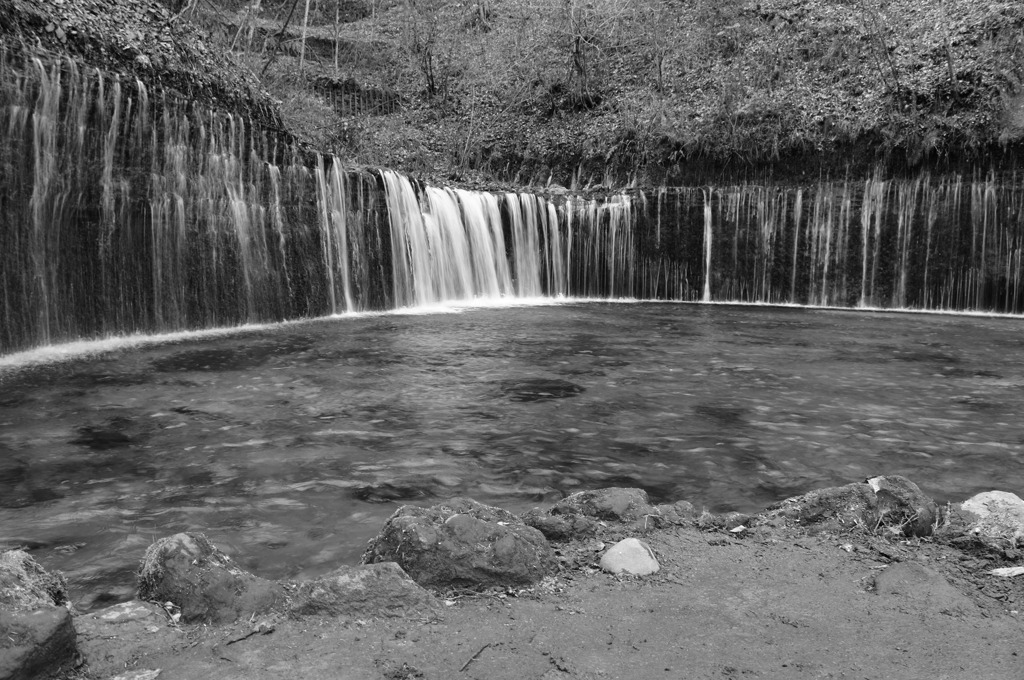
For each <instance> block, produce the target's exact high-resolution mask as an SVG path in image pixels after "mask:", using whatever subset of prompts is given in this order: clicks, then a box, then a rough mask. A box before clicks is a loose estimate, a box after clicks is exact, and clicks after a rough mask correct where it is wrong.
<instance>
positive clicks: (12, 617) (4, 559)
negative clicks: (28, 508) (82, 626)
mask: <svg viewBox="0 0 1024 680" xmlns="http://www.w3.org/2000/svg"><path fill="white" fill-rule="evenodd" d="M68 606H69V602H68V595H67V583H66V581H65V580H64V577H63V575H61V574H59V573H57V574H50V573H48V572H47V571H46V570H44V569H43V568H42V567H41V566H39V564H37V563H36V561H35V560H33V559H32V558H31V557H30V556H29V555H28V554H27V553H25V552H23V551H21V550H8V551H5V552H3V553H0V680H30V679H31V678H38V677H46V676H49V675H52V674H54V673H57V672H58V671H59V670H60V669H62V668H66V667H69V666H71V665H73V664H74V661H75V658H76V656H77V654H78V650H77V648H76V646H75V627H74V624H73V623H72V619H71V612H70V611H69V610H68Z"/></svg>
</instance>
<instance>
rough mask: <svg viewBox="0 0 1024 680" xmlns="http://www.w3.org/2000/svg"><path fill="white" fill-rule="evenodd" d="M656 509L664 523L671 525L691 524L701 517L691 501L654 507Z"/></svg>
mask: <svg viewBox="0 0 1024 680" xmlns="http://www.w3.org/2000/svg"><path fill="white" fill-rule="evenodd" d="M654 509H655V510H656V511H657V512H658V514H659V515H660V516H661V519H662V521H663V522H667V523H669V524H690V523H692V522H694V521H695V520H696V519H697V517H699V516H700V512H699V511H698V510H697V508H695V507H693V503H690V502H689V501H676V502H675V503H662V504H660V505H656V506H654Z"/></svg>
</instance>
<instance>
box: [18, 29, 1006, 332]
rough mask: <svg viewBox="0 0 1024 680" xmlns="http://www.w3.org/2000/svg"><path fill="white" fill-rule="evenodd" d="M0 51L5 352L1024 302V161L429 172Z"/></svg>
mask: <svg viewBox="0 0 1024 680" xmlns="http://www.w3.org/2000/svg"><path fill="white" fill-rule="evenodd" d="M18 54H20V53H18ZM0 62H2V66H3V67H4V68H3V72H2V74H0V137H2V139H0V149H3V150H4V152H5V153H4V155H3V156H2V157H0V210H2V211H3V213H4V214H3V215H2V216H0V217H2V219H3V221H4V224H5V225H8V226H7V227H6V228H5V229H4V230H0V265H2V267H0V286H2V290H0V320H2V322H3V323H2V325H0V351H11V350H14V349H19V348H24V347H30V346H33V345H38V344H43V343H48V342H54V341H60V340H66V339H73V338H79V337H93V336H97V335H102V334H110V333H123V332H139V331H142V332H148V331H169V330H176V329H187V328H197V327H206V326H215V325H229V324H237V323H244V322H251V321H265V320H273V319H284V318H295V317H302V316H316V315H322V314H331V313H341V312H350V311H354V310H361V309H379V308H386V307H392V306H410V305H427V304H433V303H437V302H445V301H449V300H458V299H471V298H477V297H488V298H493V297H499V296H510V295H518V296H528V297H535V296H539V295H551V296H563V295H564V296H575V295H578V296H587V297H644V298H667V299H680V300H703V301H706V302H709V301H712V300H715V301H730V300H736V301H748V302H772V303H774V302H790V303H810V304H819V305H843V306H846V305H860V306H864V307H870V306H891V307H911V308H923V309H934V308H943V309H978V310H994V311H1010V312H1021V311H1024V310H1022V307H1024V291H1022V289H1021V286H1022V284H1024V269H1022V266H1024V263H1022V260H1024V187H1022V186H1021V183H1020V181H1019V178H1017V177H1016V176H1014V177H1000V176H997V175H995V174H994V173H989V174H976V175H975V176H973V177H968V178H964V177H961V176H939V177H932V176H929V175H922V176H920V177H916V178H910V179H884V178H881V177H874V178H869V179H867V180H866V181H863V182H853V181H838V182H834V181H830V180H821V181H819V182H817V183H816V184H811V185H805V186H798V187H784V186H775V185H739V186H732V187H721V188H717V189H715V188H711V187H706V188H704V189H693V188H668V187H661V188H659V189H658V190H656V191H655V192H652V193H650V194H649V195H648V194H645V193H643V192H633V193H631V194H628V195H627V194H622V195H618V196H611V197H607V198H605V199H601V200H598V199H593V198H591V199H584V198H581V197H577V196H567V197H564V198H559V199H556V200H554V201H549V200H547V199H543V198H539V197H537V196H534V195H532V194H528V193H505V194H500V195H496V194H492V193H487V192H475V191H468V190H463V189H441V188H435V187H429V186H422V185H416V186H414V184H413V183H412V182H411V181H410V180H409V179H408V178H407V177H405V176H403V175H401V174H399V173H396V172H393V171H381V172H380V173H379V175H369V174H366V173H359V172H355V171H347V170H345V169H343V167H342V164H341V162H340V161H339V160H338V159H337V158H333V157H321V156H317V157H316V158H315V160H314V161H313V162H312V163H309V162H307V159H306V158H304V157H303V153H302V152H301V151H300V149H299V148H298V147H297V146H296V145H294V144H291V143H290V142H288V141H287V140H285V139H282V138H279V137H278V136H277V135H275V134H273V133H271V132H269V131H267V130H265V129H263V128H261V127H260V126H258V125H254V124H251V123H250V122H249V121H248V119H246V118H244V117H239V116H232V115H228V114H224V113H220V112H217V111H214V110H210V109H206V108H203V107H201V106H197V105H193V104H189V103H186V102H183V101H181V100H179V99H177V98H176V97H172V96H169V95H168V94H167V92H166V91H164V90H153V91H150V90H149V89H148V88H147V87H146V85H145V84H144V83H143V82H141V81H140V80H138V79H133V78H124V77H118V76H116V75H113V76H111V75H106V74H104V73H102V72H100V71H98V70H96V69H84V68H81V67H79V66H78V65H77V64H76V63H75V62H74V61H72V60H51V61H46V60H44V59H43V58H41V57H38V56H35V57H25V56H23V55H21V56H18V55H16V54H14V53H13V52H11V51H10V50H8V49H6V48H4V47H3V46H2V45H0Z"/></svg>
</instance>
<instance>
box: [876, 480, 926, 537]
mask: <svg viewBox="0 0 1024 680" xmlns="http://www.w3.org/2000/svg"><path fill="white" fill-rule="evenodd" d="M867 484H868V486H869V487H871V490H872V491H874V492H875V502H876V507H875V514H874V518H875V523H876V526H885V527H888V528H890V529H891V530H892V531H893V533H902V534H903V535H904V536H931V535H932V533H933V532H934V531H935V525H936V523H937V522H936V520H937V518H938V512H939V511H938V507H937V506H936V505H935V501H933V500H932V499H931V498H929V497H928V496H926V495H924V493H923V492H922V491H921V489H920V488H918V486H917V484H914V483H913V482H912V481H910V480H909V479H907V478H906V477H900V476H899V475H888V476H884V477H872V478H871V479H869V480H868V481H867Z"/></svg>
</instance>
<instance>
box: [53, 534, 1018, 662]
mask: <svg viewBox="0 0 1024 680" xmlns="http://www.w3.org/2000/svg"><path fill="white" fill-rule="evenodd" d="M744 534H746V535H744ZM610 538H614V537H609V536H602V537H599V538H597V539H588V540H585V541H577V542H574V543H570V544H565V545H562V546H561V547H560V550H559V552H560V559H561V560H562V568H561V569H560V571H559V574H558V575H557V576H556V577H554V578H549V579H547V580H545V581H544V582H543V583H542V584H540V585H538V586H536V587H534V588H530V589H523V590H517V591H505V592H491V593H487V594H467V595H460V594H455V593H442V601H443V603H444V604H443V611H442V614H441V615H440V616H439V617H438V618H437V619H435V620H406V619H386V620H372V619H371V620H341V619H332V618H315V617H311V618H302V619H292V620H289V619H285V618H277V619H271V620H265V621H262V623H263V628H262V629H261V630H262V631H266V630H267V629H268V627H270V626H272V632H269V633H267V632H259V631H255V632H254V629H253V624H254V623H261V622H258V621H256V622H248V621H245V622H240V623H236V624H235V625H233V626H228V627H209V626H201V625H200V626H173V625H170V624H169V621H168V622H167V623H164V624H162V625H161V626H155V625H150V626H149V627H142V628H138V629H136V630H135V632H134V633H127V632H126V633H125V634H115V635H111V634H107V635H103V636H97V637H92V638H90V637H88V636H87V635H82V634H81V630H82V626H79V630H80V648H81V649H82V651H83V653H84V655H85V657H86V664H85V665H84V666H83V667H81V668H80V669H79V670H77V671H75V672H73V673H72V674H70V675H68V676H67V677H73V678H110V677H113V676H116V675H118V674H125V673H129V675H128V676H127V677H133V678H152V677H156V676H155V675H153V674H152V673H150V674H148V675H146V674H140V672H142V671H156V670H159V671H160V674H159V677H160V678H161V679H162V680H170V679H174V678H203V677H216V678H218V680H228V679H231V678H332V679H338V678H353V679H355V678H359V679H365V678H388V679H398V678H434V679H442V678H482V679H484V678H486V679H488V680H491V679H499V678H517V679H518V678H538V679H539V678H545V679H552V678H563V679H569V678H740V677H745V678H802V677H806V678H893V677H899V678H931V679H937V678H964V677H971V678H975V679H981V678H1013V677H1019V674H1020V667H1021V661H1022V659H1024V622H1022V616H1021V615H1020V614H1019V613H1018V609H1017V608H1018V606H1019V603H1021V602H1024V599H1022V598H1024V577H1018V579H1017V580H1014V579H1007V578H999V577H996V576H992V575H990V574H989V573H988V572H989V571H990V570H991V569H992V568H993V567H998V566H1005V565H1006V564H1009V563H1010V562H1009V561H1008V560H1007V557H1008V556H1007V554H1006V553H1005V552H1004V553H996V552H990V551H987V550H985V549H982V548H980V546H979V544H976V543H973V542H971V541H965V540H964V539H957V540H958V541H959V545H955V544H953V543H951V542H944V541H942V540H932V539H890V538H885V537H880V536H875V535H871V534H869V533H864V532H862V531H861V532H855V533H852V534H845V535H836V534H829V533H821V534H817V535H810V534H807V533H805V532H803V531H802V530H796V529H792V528H785V527H763V526H762V527H759V528H757V529H755V530H753V531H751V532H741V533H740V534H734V533H731V532H726V531H722V530H717V531H710V532H708V531H701V530H698V529H696V528H692V527H688V526H674V527H669V528H666V529H659V530H656V531H653V532H651V533H648V534H647V535H646V536H645V537H644V540H646V541H647V542H648V543H649V544H650V546H651V547H652V548H653V549H654V551H655V553H656V555H657V557H658V560H659V561H660V563H661V567H662V568H661V571H660V572H659V573H658V574H656V575H654V576H649V577H644V578H638V577H615V576H610V575H607V574H604V573H602V572H600V571H599V570H597V569H596V567H595V565H596V562H597V560H598V558H599V557H600V554H601V550H602V546H603V542H602V541H605V540H610ZM1012 556H1013V555H1012V552H1011V554H1010V555H1009V557H1012Z"/></svg>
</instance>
